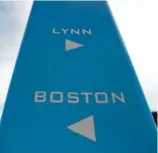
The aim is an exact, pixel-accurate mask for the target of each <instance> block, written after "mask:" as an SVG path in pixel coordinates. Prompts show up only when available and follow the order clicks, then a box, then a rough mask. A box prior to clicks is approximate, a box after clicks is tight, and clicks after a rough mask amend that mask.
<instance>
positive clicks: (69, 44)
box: [65, 39, 84, 51]
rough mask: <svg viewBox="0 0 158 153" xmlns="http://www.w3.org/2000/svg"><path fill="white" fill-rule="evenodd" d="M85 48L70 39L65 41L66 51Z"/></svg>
mask: <svg viewBox="0 0 158 153" xmlns="http://www.w3.org/2000/svg"><path fill="white" fill-rule="evenodd" d="M83 46H84V45H82V44H79V43H77V42H75V41H72V40H68V39H66V40H65V51H70V50H72V49H76V48H80V47H83Z"/></svg>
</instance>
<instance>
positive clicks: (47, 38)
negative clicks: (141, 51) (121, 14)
mask: <svg viewBox="0 0 158 153" xmlns="http://www.w3.org/2000/svg"><path fill="white" fill-rule="evenodd" d="M156 145H157V144H156V126H155V124H154V121H153V119H152V116H151V114H150V111H149V108H148V106H147V103H146V100H145V97H144V95H143V92H142V89H141V87H140V85H139V82H138V80H137V77H136V74H135V72H134V69H133V67H132V64H131V61H130V59H129V56H128V55H127V52H126V49H125V47H124V45H123V43H122V40H121V38H120V35H119V32H118V30H117V28H116V25H115V23H114V20H113V17H112V15H111V12H110V10H109V7H108V4H107V2H103V1H101V2H50V1H49V2H48V1H47V2H46V1H43V2H34V5H33V8H32V11H31V14H30V17H29V21H28V24H27V28H26V31H25V35H24V39H23V41H22V44H21V49H20V53H19V56H18V59H17V63H16V66H15V70H14V74H13V77H12V81H11V84H10V89H9V92H8V96H7V100H6V105H5V108H4V112H3V117H2V121H1V124H0V153H156Z"/></svg>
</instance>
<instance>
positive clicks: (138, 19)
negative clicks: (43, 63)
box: [0, 0, 158, 116]
mask: <svg viewBox="0 0 158 153" xmlns="http://www.w3.org/2000/svg"><path fill="white" fill-rule="evenodd" d="M109 5H110V7H111V10H112V12H113V15H114V17H115V20H116V23H117V26H118V28H119V30H120V33H121V35H122V37H123V40H124V42H125V45H126V47H127V49H128V53H129V55H130V57H131V60H132V63H133V65H134V67H135V70H136V72H137V75H138V77H139V81H140V83H141V86H142V88H143V91H144V93H145V96H146V99H147V101H148V104H149V107H150V109H151V111H155V112H156V111H157V108H158V107H157V101H158V42H157V40H158V38H157V37H158V30H157V27H158V17H157V14H158V9H157V6H158V2H157V0H150V1H149V0H139V1H138V0H119V1H118V0H109ZM31 6H32V1H0V116H1V113H2V110H3V106H4V103H5V99H6V95H7V91H8V88H9V83H10V80H11V76H12V73H13V69H14V65H15V62H16V58H17V55H18V51H19V48H20V44H21V41H22V37H23V33H24V30H25V26H26V23H27V20H28V17H29V13H30V10H31Z"/></svg>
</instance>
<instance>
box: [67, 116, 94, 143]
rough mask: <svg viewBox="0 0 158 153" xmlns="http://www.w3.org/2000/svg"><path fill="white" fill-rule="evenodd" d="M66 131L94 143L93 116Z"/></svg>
mask: <svg viewBox="0 0 158 153" xmlns="http://www.w3.org/2000/svg"><path fill="white" fill-rule="evenodd" d="M68 129H69V130H71V131H73V132H75V133H77V134H79V135H81V136H83V137H86V138H88V139H90V140H92V141H95V142H96V136H95V127H94V117H93V116H90V117H87V118H85V119H82V120H80V121H78V122H76V123H74V124H72V125H70V126H68Z"/></svg>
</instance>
